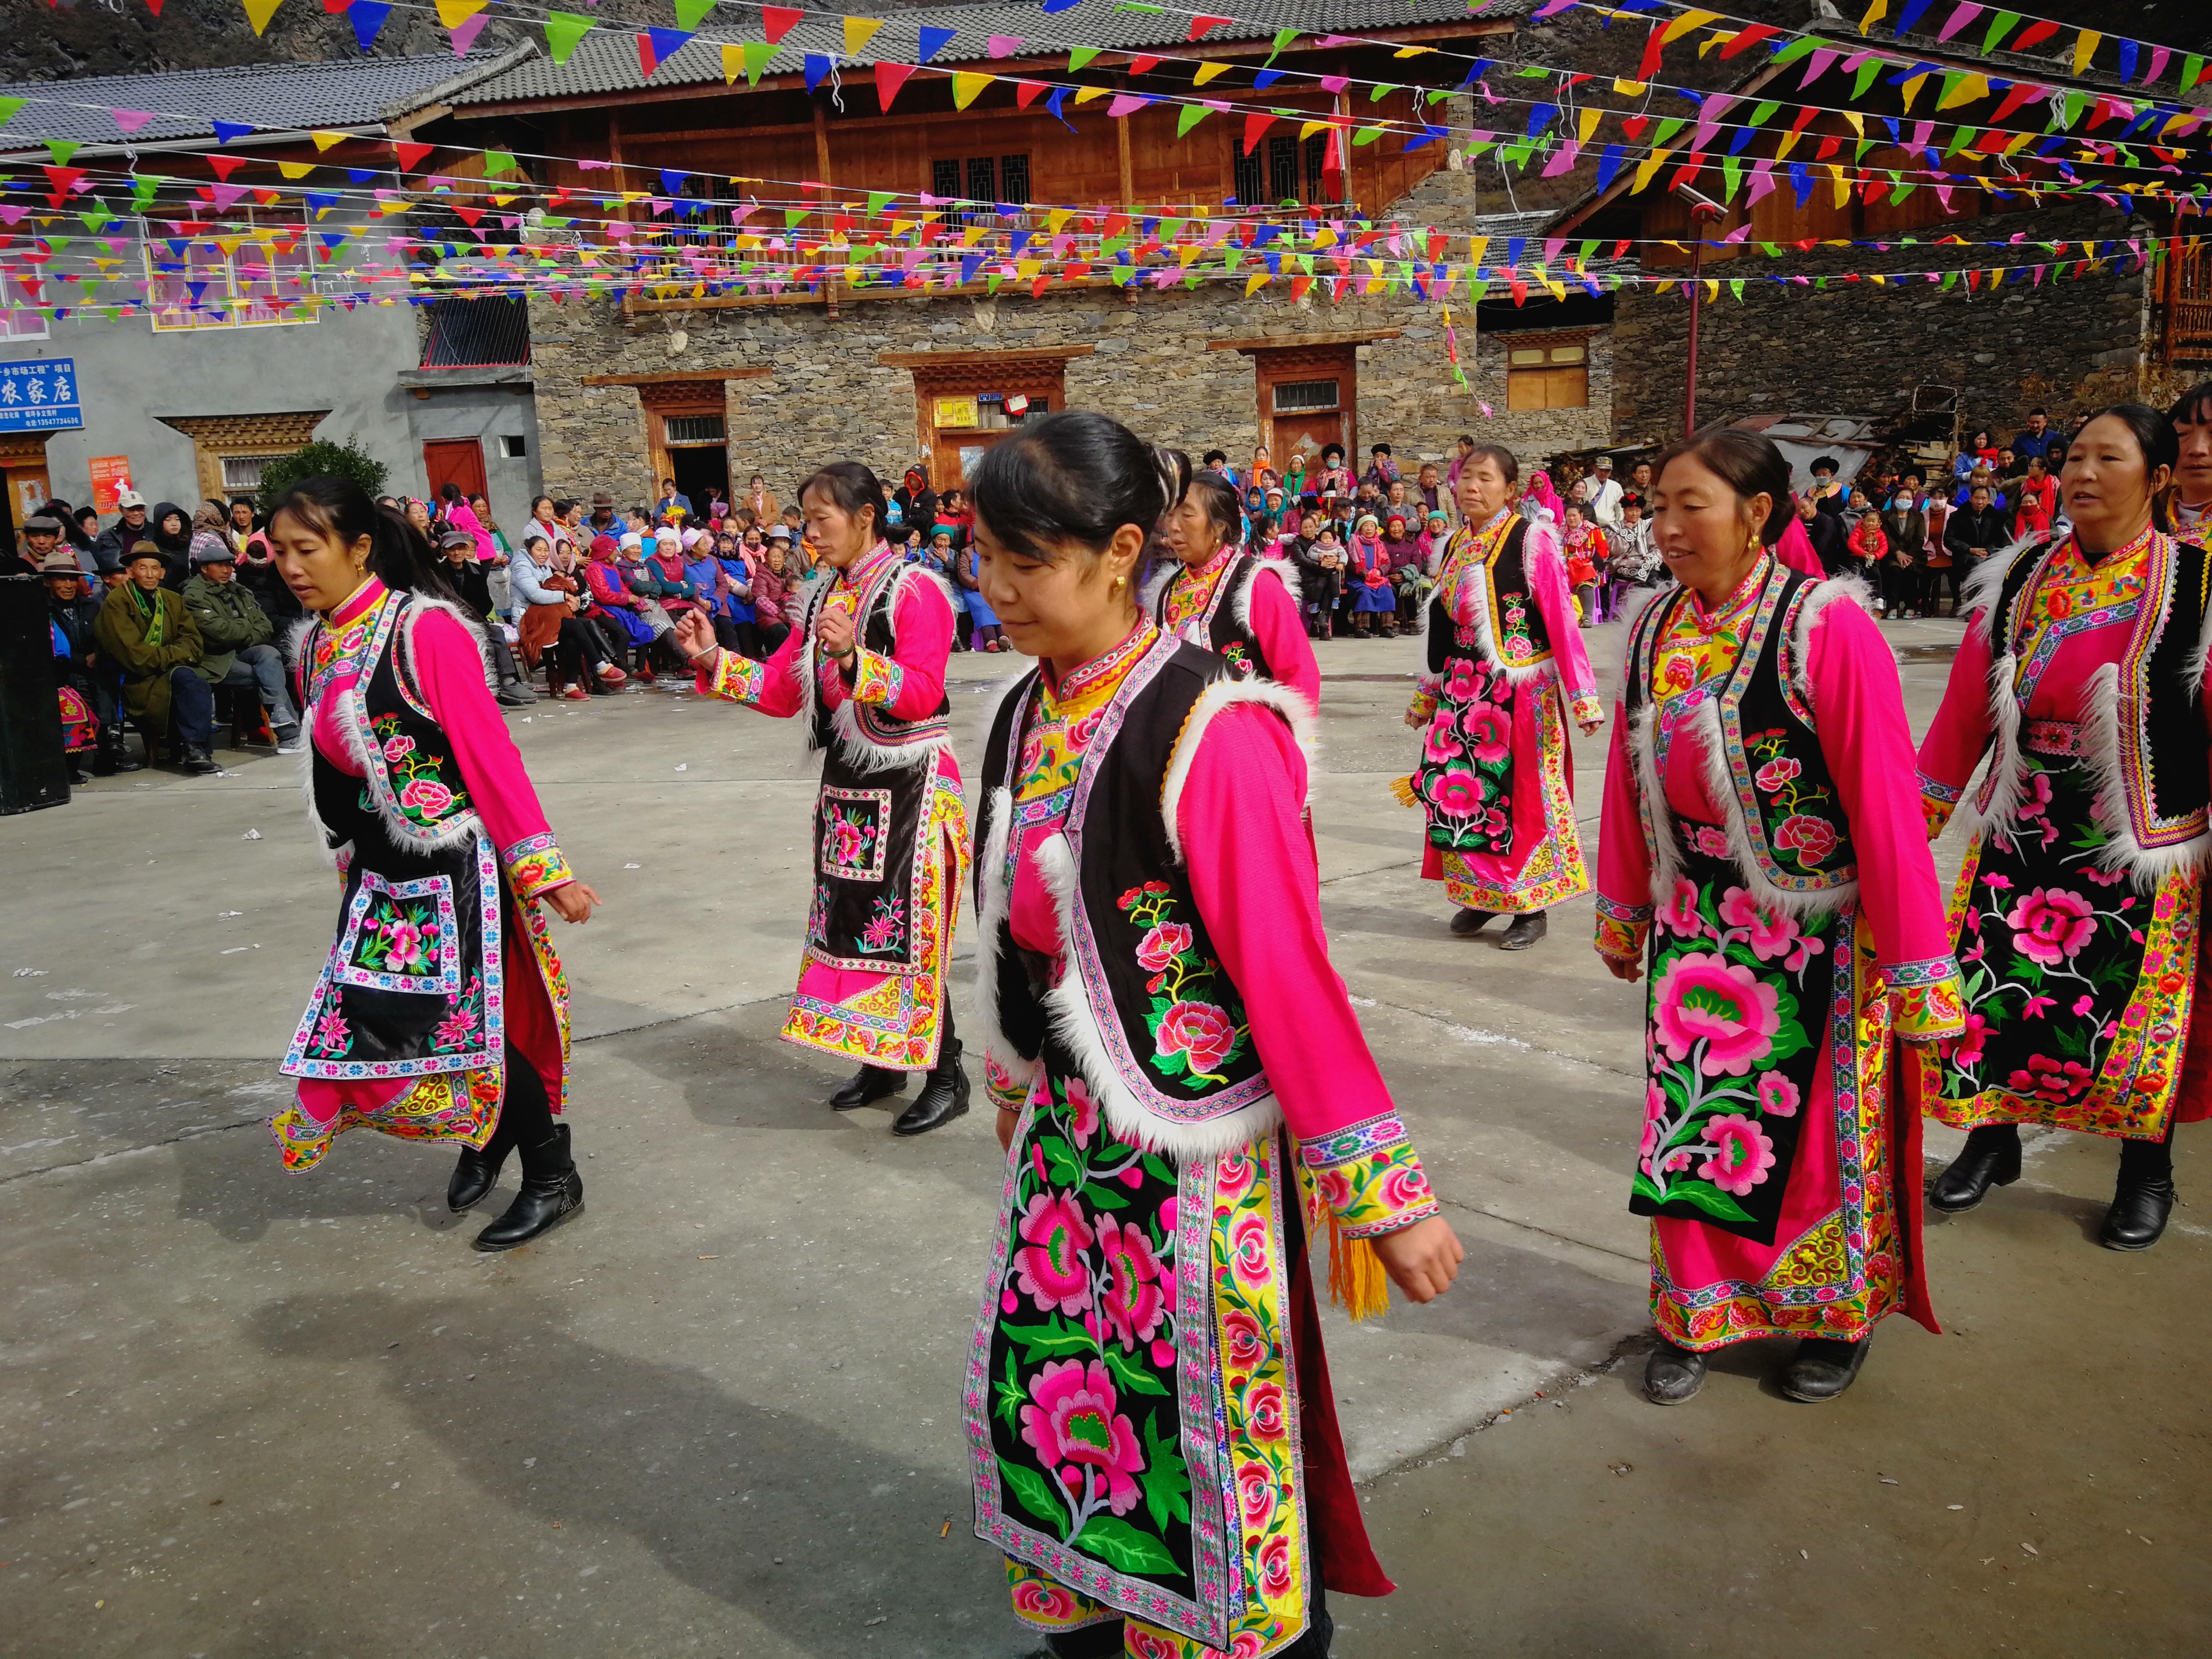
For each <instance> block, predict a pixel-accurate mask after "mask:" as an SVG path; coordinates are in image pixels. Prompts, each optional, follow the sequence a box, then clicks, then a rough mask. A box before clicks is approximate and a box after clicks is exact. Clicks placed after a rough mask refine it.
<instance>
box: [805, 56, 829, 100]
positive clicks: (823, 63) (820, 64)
mask: <svg viewBox="0 0 2212 1659" xmlns="http://www.w3.org/2000/svg"><path fill="white" fill-rule="evenodd" d="M829 68H830V64H829V58H828V57H827V56H826V55H824V54H823V53H822V52H808V53H807V54H806V89H807V91H809V92H811V91H813V90H814V88H817V87H818V86H820V85H821V84H822V82H823V77H824V76H827V75H828V74H829Z"/></svg>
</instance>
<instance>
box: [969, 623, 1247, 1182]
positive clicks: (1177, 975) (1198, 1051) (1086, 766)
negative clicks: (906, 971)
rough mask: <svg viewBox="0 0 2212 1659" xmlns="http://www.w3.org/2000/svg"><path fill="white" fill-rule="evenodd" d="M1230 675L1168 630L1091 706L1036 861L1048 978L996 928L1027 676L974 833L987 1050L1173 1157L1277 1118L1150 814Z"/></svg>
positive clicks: (995, 746) (1234, 993)
mask: <svg viewBox="0 0 2212 1659" xmlns="http://www.w3.org/2000/svg"><path fill="white" fill-rule="evenodd" d="M1229 673H1230V671H1229V668H1228V666H1227V665H1226V664H1225V663H1224V662H1223V661H1222V660H1221V659H1220V658H1218V656H1215V655H1214V654H1212V653H1209V652H1207V651H1206V650H1204V649H1203V648H1201V647H1197V646H1194V645H1191V644H1189V643H1188V642H1186V641H1177V640H1176V639H1174V638H1173V637H1171V636H1169V635H1162V636H1161V638H1160V639H1159V640H1158V641H1157V642H1156V643H1155V644H1154V645H1153V646H1152V647H1151V648H1150V649H1149V650H1148V651H1147V652H1146V654H1145V656H1144V657H1143V658H1142V659H1140V660H1139V662H1138V664H1137V665H1136V666H1135V667H1134V668H1133V669H1132V670H1131V671H1130V672H1129V674H1128V677H1127V678H1126V679H1125V680H1124V681H1123V682H1122V684H1121V689H1120V690H1119V691H1117V692H1116V693H1115V696H1114V697H1113V699H1112V700H1111V701H1110V702H1109V703H1108V704H1107V706H1106V708H1104V709H1103V710H1102V711H1101V713H1100V714H1099V716H1098V719H1099V720H1100V722H1101V725H1100V729H1099V730H1098V732H1097V735H1095V736H1094V737H1093V738H1091V743H1090V744H1089V746H1088V747H1087V748H1086V749H1085V751H1084V755H1083V761H1082V764H1081V767H1080V769H1079V774H1078V777H1077V781H1076V782H1075V784H1074V786H1073V800H1072V801H1071V802H1070V804H1069V807H1068V812H1067V817H1066V821H1065V827H1064V829H1063V830H1062V832H1061V833H1060V834H1059V835H1056V836H1053V837H1051V838H1050V839H1049V840H1048V841H1047V842H1045V843H1044V844H1043V845H1042V848H1039V850H1038V853H1037V855H1036V856H1037V860H1038V863H1039V866H1040V867H1041V871H1042V874H1043V875H1044V876H1045V878H1046V880H1047V881H1048V884H1050V885H1051V887H1052V889H1053V891H1054V896H1055V898H1056V900H1057V902H1058V907H1059V911H1060V930H1061V944H1062V947H1063V950H1064V951H1065V958H1064V960H1065V968H1064V970H1063V971H1061V972H1060V976H1059V979H1058V981H1057V982H1056V983H1054V982H1053V981H1052V978H1051V975H1052V969H1053V964H1052V963H1050V962H1049V961H1048V960H1047V959H1044V958H1042V957H1035V956H1032V955H1030V954H1029V953H1026V952H1024V951H1021V950H1019V949H1018V948H1017V946H1016V945H1015V944H1014V939H1013V933H1012V924H1011V922H1010V921H1009V920H1008V917H1007V909H1008V905H1007V896H1008V895H1009V894H1010V893H1011V891H1012V880H1013V873H1014V860H1015V858H1016V857H1017V856H1018V846H1019V842H1018V840H1017V839H1016V838H1015V836H1014V835H1013V833H1012V831H1013V826H1014V823H1015V821H1016V820H1017V819H1018V812H1017V811H1016V810H1015V806H1014V802H1013V796H1012V792H1013V788H1014V787H1015V785H1016V783H1017V782H1018V779H1017V777H1016V775H1015V769H1016V767H1017V765H1018V755H1019V752H1020V747H1021V745H1020V743H1019V741H1018V736H1019V732H1020V731H1021V729H1022V728H1023V727H1024V726H1025V725H1026V723H1027V721H1028V720H1029V718H1030V711H1031V709H1032V708H1033V707H1034V704H1035V701H1036V674H1035V673H1034V672H1032V673H1030V674H1028V675H1025V676H1024V678H1022V679H1021V680H1020V681H1018V683H1017V684H1015V686H1014V687H1013V689H1012V690H1011V691H1010V692H1009V693H1008V694H1007V696H1006V699H1005V701H1004V702H1002V703H1001V704H1000V708H999V711H998V714H997V717H996V718H995V719H994V721H993V722H992V726H991V737H990V743H989V745H988V748H987V750H986V753H985V758H984V763H983V779H984V785H985V789H984V800H983V805H982V810H981V811H980V812H979V813H978V815H977V818H976V824H975V847H976V860H975V895H976V903H977V908H978V914H979V915H981V916H982V917H983V919H984V921H985V925H986V928H987V939H986V941H985V951H986V952H987V955H986V958H985V961H984V963H983V975H984V984H983V987H982V989H983V995H984V1012H985V1016H986V1022H985V1023H986V1026H987V1031H986V1042H987V1045H989V1046H998V1045H1003V1047H1004V1048H1005V1049H1006V1050H1008V1051H1010V1053H1009V1054H1008V1055H1007V1058H1008V1059H1010V1060H1013V1059H1018V1060H1019V1061H1020V1062H1024V1063H1025V1064H1027V1065H1028V1066H1030V1068H1032V1069H1033V1066H1034V1064H1035V1062H1036V1061H1037V1060H1040V1059H1042V1061H1043V1063H1044V1064H1045V1065H1046V1066H1048V1067H1050V1068H1051V1069H1052V1070H1053V1071H1054V1072H1055V1073H1060V1074H1061V1075H1067V1076H1077V1077H1080V1078H1082V1079H1084V1081H1085V1084H1086V1085H1087V1086H1088V1087H1089V1088H1090V1090H1091V1093H1092V1094H1093V1096H1094V1097H1097V1099H1098V1101H1099V1103H1100V1104H1101V1105H1102V1107H1103V1109H1105V1111H1106V1114H1107V1116H1108V1120H1109V1122H1111V1123H1112V1124H1113V1126H1114V1127H1115V1131H1116V1132H1117V1133H1120V1134H1121V1135H1122V1136H1124V1137H1125V1138H1127V1139H1133V1140H1135V1141H1136V1142H1138V1143H1139V1144H1142V1145H1145V1146H1150V1147H1152V1148H1153V1149H1155V1150H1161V1151H1166V1152H1174V1153H1176V1154H1179V1155H1184V1156H1192V1155H1206V1154H1214V1153H1218V1152H1226V1151H1227V1150H1229V1149H1230V1148H1231V1147H1232V1146H1237V1145H1240V1144H1242V1143H1243V1141H1245V1140H1247V1139H1250V1138H1251V1136H1252V1135H1253V1134H1255V1133H1261V1132H1263V1131H1264V1130H1265V1129H1267V1128H1271V1127H1273V1124H1274V1123H1275V1121H1277V1117H1276V1115H1275V1114H1276V1109H1275V1105H1274V1098H1273V1091H1272V1090H1271V1088H1270V1087H1269V1085H1268V1082H1267V1074H1266V1073H1265V1071H1264V1070H1263V1069H1262V1067H1261V1063H1260V1057H1259V1054H1258V1053H1257V1052H1256V1050H1255V1048H1254V1046H1253V1042H1252V1036H1251V1031H1250V1029H1249V1024H1248V1021H1247V1018H1246V1016H1245V1011H1244V1001H1243V996H1242V995H1241V994H1240V993H1239V992H1238V990H1237V987H1236V986H1235V985H1234V984H1233V983H1232V982H1231V980H1230V978H1229V975H1228V973H1227V971H1226V970H1225V969H1224V968H1223V966H1222V964H1221V962H1220V958H1219V956H1218V953H1217V952H1216V951H1215V949H1214V946H1213V943H1212V939H1210V938H1209V937H1208V936H1207V933H1206V924H1205V922H1204V921H1203V920H1202V919H1201V918H1200V915H1199V913H1198V906H1197V903H1196V902H1195V900H1194V898H1193V896H1192V894H1191V888H1190V881H1189V877H1188V874H1187V872H1185V871H1184V869H1183V867H1182V863H1181V861H1180V860H1178V858H1177V857H1176V850H1175V842H1174V837H1173V836H1172V835H1171V833H1170V825H1169V823H1168V821H1167V817H1166V811H1167V810H1168V809H1166V808H1164V805H1163V803H1164V799H1166V797H1167V795H1168V793H1170V791H1171V789H1172V788H1173V786H1174V783H1175V780H1174V779H1172V778H1171V776H1170V774H1171V771H1172V769H1174V768H1175V766H1176V758H1177V755H1178V752H1179V750H1180V749H1181V747H1182V744H1183V743H1184V742H1185V741H1186V740H1188V741H1190V742H1195V741H1197V739H1198V738H1199V737H1200V735H1201V734H1202V729H1203V726H1204V719H1203V717H1202V716H1201V718H1200V719H1198V720H1194V719H1193V715H1194V711H1196V710H1198V709H1199V708H1200V699H1201V697H1203V696H1205V694H1206V691H1207V690H1208V688H1209V687H1210V686H1213V685H1216V684H1219V683H1221V682H1223V681H1225V680H1226V679H1227V678H1229ZM1271 689H1272V688H1271ZM1187 728H1195V729H1189V730H1188V733H1187Z"/></svg>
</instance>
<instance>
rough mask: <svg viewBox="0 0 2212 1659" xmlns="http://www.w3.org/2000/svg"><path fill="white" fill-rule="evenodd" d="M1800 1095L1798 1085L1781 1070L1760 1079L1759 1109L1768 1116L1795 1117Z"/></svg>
mask: <svg viewBox="0 0 2212 1659" xmlns="http://www.w3.org/2000/svg"><path fill="white" fill-rule="evenodd" d="M1799 1098H1800V1097H1799V1095H1798V1092H1797V1085H1796V1084H1795V1083H1794V1082H1792V1081H1791V1080H1790V1079H1788V1078H1786V1077H1784V1076H1783V1075H1782V1073H1779V1072H1768V1073H1765V1075H1764V1076H1762V1077H1761V1078H1760V1079H1759V1110H1760V1111H1761V1112H1762V1113H1764V1114H1765V1115H1766V1116H1768V1117H1795V1116H1796V1115H1797V1102H1798V1100H1799Z"/></svg>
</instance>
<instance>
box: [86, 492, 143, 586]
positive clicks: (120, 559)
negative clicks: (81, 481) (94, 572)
mask: <svg viewBox="0 0 2212 1659" xmlns="http://www.w3.org/2000/svg"><path fill="white" fill-rule="evenodd" d="M115 510H116V511H117V512H118V513H121V514H122V515H123V516H122V517H120V518H119V519H118V520H116V521H115V522H114V523H113V524H112V525H110V526H108V527H107V528H106V529H105V530H103V531H101V532H100V534H99V535H97V536H95V537H94V538H93V541H92V556H93V557H94V560H96V561H97V562H99V565H100V568H101V569H102V570H120V569H121V568H123V567H124V566H125V564H127V563H129V562H130V557H129V556H130V552H131V549H132V548H134V547H136V546H137V544H139V543H140V542H143V541H151V540H152V539H153V532H151V531H149V530H148V529H147V528H146V498H145V497H144V496H143V495H140V494H139V493H138V492H137V490H135V489H125V490H123V491H121V492H119V493H118V495H116V497H115Z"/></svg>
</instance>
